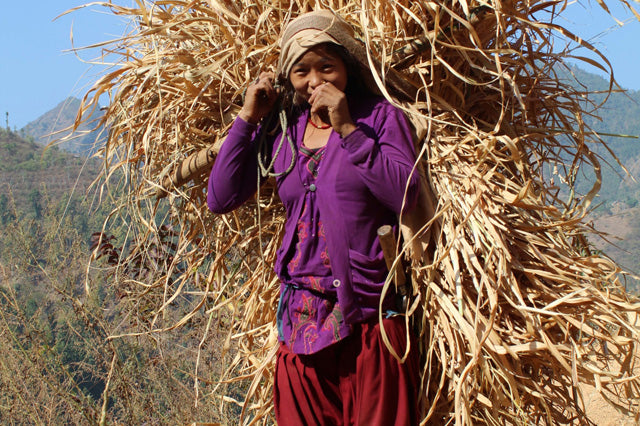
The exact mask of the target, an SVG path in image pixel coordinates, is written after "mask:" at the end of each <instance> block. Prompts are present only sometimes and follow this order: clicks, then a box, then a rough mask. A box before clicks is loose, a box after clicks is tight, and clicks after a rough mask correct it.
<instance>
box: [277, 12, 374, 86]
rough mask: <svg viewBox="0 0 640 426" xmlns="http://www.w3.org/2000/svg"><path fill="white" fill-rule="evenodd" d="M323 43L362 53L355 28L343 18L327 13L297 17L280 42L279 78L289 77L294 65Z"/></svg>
mask: <svg viewBox="0 0 640 426" xmlns="http://www.w3.org/2000/svg"><path fill="white" fill-rule="evenodd" d="M322 43H335V44H338V45H340V46H343V47H344V48H345V49H347V51H349V53H351V54H352V55H354V56H355V57H356V59H359V58H358V56H359V55H355V53H356V52H355V50H354V49H358V48H359V50H361V51H363V49H362V46H360V45H359V44H358V42H357V41H356V39H355V38H354V31H353V28H352V27H351V26H350V25H349V24H348V23H347V22H346V21H345V20H344V19H342V18H340V17H339V16H337V15H335V14H334V13H333V12H330V11H328V10H318V11H315V12H309V13H305V14H304V15H300V16H298V17H297V18H296V19H294V20H293V21H291V22H290V23H289V25H287V27H286V29H285V30H284V32H283V34H282V38H281V39H280V49H281V51H280V58H279V60H278V75H279V76H281V77H284V78H287V77H289V73H290V72H291V68H293V64H295V63H296V61H297V60H298V59H299V58H300V57H301V56H302V55H303V54H304V53H305V52H306V51H307V50H309V49H310V48H312V47H313V46H316V45H318V44H322Z"/></svg>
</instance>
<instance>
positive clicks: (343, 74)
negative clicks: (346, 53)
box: [289, 44, 348, 101]
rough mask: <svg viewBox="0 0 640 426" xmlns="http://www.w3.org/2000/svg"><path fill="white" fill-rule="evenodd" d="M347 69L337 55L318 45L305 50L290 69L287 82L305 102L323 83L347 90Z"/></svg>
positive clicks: (322, 45) (324, 46)
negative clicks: (289, 82)
mask: <svg viewBox="0 0 640 426" xmlns="http://www.w3.org/2000/svg"><path fill="white" fill-rule="evenodd" d="M347 75H348V73H347V67H346V65H345V63H344V61H343V60H342V58H341V57H340V55H338V54H337V53H333V52H332V51H331V50H330V49H328V48H327V45H325V44H319V45H317V46H314V47H312V48H311V49H309V50H307V52H306V53H305V54H304V55H302V56H301V57H300V59H298V61H297V62H296V63H295V64H294V65H293V67H292V68H291V72H290V73H289V81H291V85H292V86H293V88H294V89H295V91H296V93H297V94H298V96H299V97H301V98H302V99H304V100H305V101H308V100H309V97H310V96H311V94H312V93H313V90H314V89H315V88H316V87H318V86H319V85H321V84H322V83H324V82H325V81H327V82H329V83H331V84H333V85H334V86H335V87H336V88H338V89H339V90H340V91H342V92H344V91H345V89H346V88H347Z"/></svg>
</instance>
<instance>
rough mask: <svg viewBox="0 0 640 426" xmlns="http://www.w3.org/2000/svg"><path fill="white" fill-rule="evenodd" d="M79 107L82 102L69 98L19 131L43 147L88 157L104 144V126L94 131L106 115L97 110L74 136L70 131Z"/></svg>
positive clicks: (79, 127)
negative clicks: (55, 148)
mask: <svg viewBox="0 0 640 426" xmlns="http://www.w3.org/2000/svg"><path fill="white" fill-rule="evenodd" d="M80 104H81V101H80V99H78V98H75V97H68V98H67V99H65V100H63V101H62V102H60V103H58V105H56V106H55V107H53V108H52V109H50V110H49V111H47V112H45V113H44V114H42V115H40V116H39V117H38V118H36V119H35V120H33V121H31V122H29V123H28V124H27V125H26V126H24V127H23V128H22V129H21V130H20V132H21V133H24V134H25V135H27V136H30V137H32V138H33V140H34V141H35V142H36V143H38V144H40V145H44V146H47V145H49V144H52V143H53V144H54V145H57V146H59V147H60V149H62V150H64V151H68V152H72V153H74V154H79V155H84V156H89V155H91V154H93V153H95V152H96V150H97V149H98V148H99V147H100V146H101V145H102V144H104V137H102V136H101V132H102V127H100V128H98V129H96V130H94V127H95V126H96V124H97V123H98V121H99V120H100V118H102V116H103V112H102V111H101V110H100V108H97V109H96V110H95V111H93V113H92V114H91V115H90V116H89V118H88V119H87V120H85V122H83V123H82V124H81V125H80V126H78V128H77V129H76V130H75V131H74V132H73V134H71V132H70V129H71V128H72V126H73V124H74V122H75V119H76V116H77V113H78V110H79V108H80Z"/></svg>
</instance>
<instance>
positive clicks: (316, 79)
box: [309, 72, 324, 89]
mask: <svg viewBox="0 0 640 426" xmlns="http://www.w3.org/2000/svg"><path fill="white" fill-rule="evenodd" d="M322 83H324V80H323V79H322V76H321V75H320V74H319V73H317V72H312V73H310V74H309V86H311V88H312V89H315V88H316V87H318V86H320V85H321V84H322Z"/></svg>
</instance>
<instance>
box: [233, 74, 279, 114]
mask: <svg viewBox="0 0 640 426" xmlns="http://www.w3.org/2000/svg"><path fill="white" fill-rule="evenodd" d="M274 78H275V76H274V74H273V73H272V72H263V73H261V74H260V77H258V79H257V80H255V81H254V82H252V83H251V84H250V85H249V87H248V88H247V91H246V93H245V95H244V105H243V106H242V109H241V110H240V112H239V113H238V116H239V117H240V118H242V119H243V120H244V121H246V122H248V123H251V124H258V123H259V122H260V120H262V118H263V117H264V116H265V115H267V114H268V113H269V112H270V111H271V109H272V108H273V105H274V104H275V103H276V100H277V99H278V95H279V90H277V89H276V88H275V87H273V82H274Z"/></svg>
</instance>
